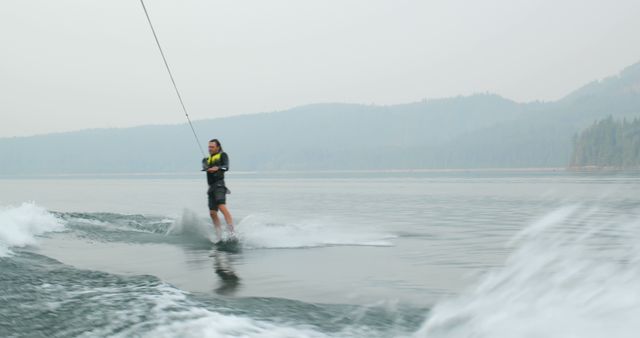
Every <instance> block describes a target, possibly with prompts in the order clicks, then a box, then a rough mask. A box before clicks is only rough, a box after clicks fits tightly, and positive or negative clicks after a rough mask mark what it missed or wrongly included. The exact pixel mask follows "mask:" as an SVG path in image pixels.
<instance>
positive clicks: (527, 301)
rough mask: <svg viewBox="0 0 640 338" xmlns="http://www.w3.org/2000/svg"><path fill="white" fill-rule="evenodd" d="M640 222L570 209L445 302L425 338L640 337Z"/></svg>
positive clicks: (537, 226)
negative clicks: (502, 264) (502, 262)
mask: <svg viewBox="0 0 640 338" xmlns="http://www.w3.org/2000/svg"><path fill="white" fill-rule="evenodd" d="M639 239H640V222H639V221H638V219H637V217H636V219H633V218H630V217H626V218H625V219H622V218H619V217H616V216H615V213H614V212H603V211H602V210H596V209H587V208H584V207H578V206H570V207H565V208H561V209H559V210H556V211H554V212H552V213H550V214H549V215H547V216H545V217H543V218H542V219H540V220H539V221H538V222H535V223H534V224H532V225H531V226H530V227H528V228H527V229H525V230H524V231H523V232H521V233H520V234H519V235H518V236H516V238H515V239H514V241H513V243H512V244H513V245H515V246H516V249H515V250H514V252H513V254H512V255H511V256H510V257H509V258H508V259H507V261H506V264H505V266H504V267H503V268H500V269H498V270H496V271H493V272H490V273H488V274H487V275H486V276H485V277H484V278H482V279H481V281H480V282H479V283H478V284H477V285H476V286H475V287H474V288H473V289H470V290H468V291H467V292H464V293H462V294H461V295H459V296H457V297H455V298H453V299H449V300H446V301H443V302H441V303H439V304H437V305H436V306H435V307H434V309H433V311H432V312H431V314H430V316H429V318H428V319H427V320H426V322H425V323H424V325H423V327H422V328H421V330H419V332H418V333H417V336H420V337H435V338H439V337H447V338H462V337H474V338H484V337H491V338H501V337H504V338H513V337H532V338H536V337H540V338H555V337H558V338H560V337H563V338H567V337H576V338H577V337H580V338H589V337H620V338H627V337H629V338H631V337H637V336H638V332H640V322H639V321H638V320H637V318H638V317H639V316H640V249H639V245H638V243H640V242H639V241H638V240H639Z"/></svg>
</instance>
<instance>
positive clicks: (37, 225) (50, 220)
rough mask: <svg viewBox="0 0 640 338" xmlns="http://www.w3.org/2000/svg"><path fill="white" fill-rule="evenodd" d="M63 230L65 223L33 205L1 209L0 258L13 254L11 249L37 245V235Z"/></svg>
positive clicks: (24, 204)
mask: <svg viewBox="0 0 640 338" xmlns="http://www.w3.org/2000/svg"><path fill="white" fill-rule="evenodd" d="M63 229H64V224H63V221H61V220H60V219H58V218H57V217H55V216H54V215H52V214H51V213H49V212H48V211H46V210H45V209H43V208H41V207H39V206H37V205H35V204H33V203H23V204H22V205H20V206H18V207H15V206H5V207H0V257H5V256H7V255H9V254H11V249H10V248H11V247H22V246H26V245H34V244H36V243H37V241H36V236H37V235H41V234H43V233H45V232H49V231H60V230H63Z"/></svg>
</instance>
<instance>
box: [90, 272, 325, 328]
mask: <svg viewBox="0 0 640 338" xmlns="http://www.w3.org/2000/svg"><path fill="white" fill-rule="evenodd" d="M156 290H157V291H158V293H156V294H153V293H151V294H144V295H139V297H140V301H139V302H136V303H135V304H136V305H134V306H132V307H127V309H126V310H121V311H123V312H119V313H109V315H112V316H116V317H127V318H131V317H140V318H143V317H144V318H145V319H144V320H141V321H140V322H138V323H136V324H134V325H132V326H129V327H127V328H126V329H124V330H122V327H121V326H120V325H119V324H118V323H114V326H107V327H100V328H96V329H94V330H92V331H90V332H86V333H85V334H83V335H81V336H80V337H95V336H101V337H102V336H104V337H106V336H108V337H153V338H156V337H158V338H162V337H185V338H189V337H198V338H218V337H263V338H270V337H274V338H275V337H282V338H287V337H290V338H298V337H300V338H305V337H309V338H317V337H327V335H325V334H323V333H321V332H319V331H317V330H314V329H313V328H310V327H294V326H289V325H287V324H280V323H271V322H266V321H263V320H256V319H252V318H249V317H244V316H237V315H230V314H222V313H219V312H215V311H210V310H208V309H206V308H204V307H202V306H199V305H198V304H195V303H193V302H192V301H190V300H189V299H187V297H186V293H185V292H184V291H182V290H179V289H176V288H174V287H172V286H170V285H167V284H161V285H159V286H157V287H156ZM92 291H94V290H92ZM105 291H110V290H105ZM137 291H141V290H137ZM114 292H115V293H116V294H120V293H122V290H113V291H111V292H106V294H108V295H109V297H107V296H105V295H98V296H94V298H93V299H92V301H94V302H99V303H102V302H104V303H105V304H109V303H110V302H112V301H113V294H114ZM134 293H135V292H134ZM127 297H130V295H128V296H127ZM149 304H151V308H149Z"/></svg>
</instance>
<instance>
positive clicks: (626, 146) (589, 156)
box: [571, 116, 640, 169]
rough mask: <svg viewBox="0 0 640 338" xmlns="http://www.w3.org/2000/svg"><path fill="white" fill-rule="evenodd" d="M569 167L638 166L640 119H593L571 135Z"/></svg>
mask: <svg viewBox="0 0 640 338" xmlns="http://www.w3.org/2000/svg"><path fill="white" fill-rule="evenodd" d="M573 141H574V142H573V155H572V157H571V167H574V168H575V167H596V168H604V167H607V168H616V169H632V168H633V169H638V168H640V119H638V118H634V119H633V120H632V121H628V120H627V119H623V120H622V121H619V120H614V119H613V118H612V117H611V116H609V117H608V118H606V119H603V120H599V121H596V122H595V123H594V124H593V125H591V126H590V127H589V128H587V129H586V130H584V131H582V132H581V133H580V134H579V135H575V136H574V140H573Z"/></svg>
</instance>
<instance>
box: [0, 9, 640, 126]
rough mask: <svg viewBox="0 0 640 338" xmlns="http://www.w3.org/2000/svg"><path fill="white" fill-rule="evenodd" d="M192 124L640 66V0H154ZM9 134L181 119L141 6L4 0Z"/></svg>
mask: <svg viewBox="0 0 640 338" xmlns="http://www.w3.org/2000/svg"><path fill="white" fill-rule="evenodd" d="M145 4H146V5H147V8H148V10H149V12H150V15H151V19H152V20H153V22H154V25H155V27H156V30H157V33H158V35H159V38H160V41H161V43H162V45H163V48H164V50H165V53H166V55H167V58H168V60H169V63H170V65H171V67H172V69H173V72H174V75H175V78H176V82H177V84H178V87H179V88H180V90H181V92H182V95H183V98H184V100H185V104H186V106H187V108H188V109H189V111H190V115H191V118H192V119H193V120H198V119H204V118H214V117H222V116H230V115H236V114H247V113H258V112H267V111H274V110H284V109H287V108H291V107H294V106H297V105H303V104H310V103H319V102H351V103H364V104H372V103H373V104H396V103H406V102H412V101H418V100H421V99H424V98H441V97H450V96H456V95H469V94H473V93H480V92H491V93H497V94H499V95H502V96H504V97H506V98H509V99H512V100H516V101H519V102H526V101H532V100H544V101H548V100H556V99H558V98H561V97H562V96H564V95H566V94H567V93H569V92H570V91H572V90H574V89H576V88H577V87H580V86H581V85H584V84H586V83H588V82H590V81H593V80H596V79H601V78H603V77H606V76H609V75H614V74H617V73H618V72H619V71H620V70H622V69H623V68H624V67H626V66H628V65H631V64H633V63H635V62H638V61H640V43H638V42H639V41H640V39H639V37H640V20H638V14H639V13H640V1H637V0H632V1H627V0H620V1H604V0H603V1H585V0H570V1H558V0H553V1H552V0H531V1H521V0H504V1H497V0H490V1H471V0H468V1H455V0H454V1H452V0H442V1H431V0H415V1H406V0H387V1H379V0H340V1H333V0H322V1H301V0H256V1H241V0H234V1H231V0H229V1H212V0H201V1H191V0H180V1H178V0H173V1H169V0H146V1H145ZM0 46H1V47H0V48H2V49H1V53H0V116H1V117H2V119H1V123H0V137H6V136H21V135H33V134H39V133H46V132H57V131H68V130H77V129H83V128H100V127H124V126H133V125H142V124H159V123H182V122H184V121H185V120H184V115H183V113H182V111H181V110H180V106H179V105H178V101H177V99H176V97H175V93H174V92H173V87H171V83H170V81H169V78H168V75H167V73H166V70H165V68H164V65H163V64H162V59H161V57H160V55H159V53H158V50H157V47H156V45H155V42H154V40H153V36H152V34H151V31H150V30H149V27H148V24H147V22H146V19H145V17H144V12H143V10H142V7H141V5H140V2H139V1H137V0H108V1H107V0H103V1H90V0H76V1H70V0H56V1H51V0H29V1H24V0H3V1H2V2H0Z"/></svg>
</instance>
